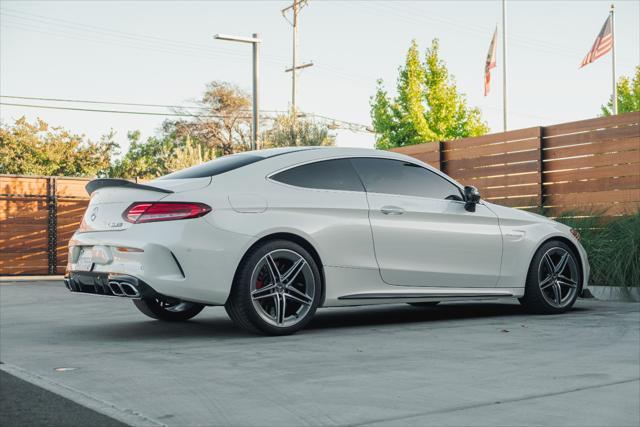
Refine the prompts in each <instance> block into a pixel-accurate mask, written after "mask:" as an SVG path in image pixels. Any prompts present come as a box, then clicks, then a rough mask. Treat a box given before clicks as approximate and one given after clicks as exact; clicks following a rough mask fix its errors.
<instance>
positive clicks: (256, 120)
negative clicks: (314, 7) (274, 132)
mask: <svg viewBox="0 0 640 427" xmlns="http://www.w3.org/2000/svg"><path fill="white" fill-rule="evenodd" d="M213 38H215V39H216V40H227V41H232V42H240V43H251V44H252V45H253V105H252V126H251V149H252V150H255V149H256V148H257V145H258V130H259V128H260V109H259V105H258V101H259V94H258V92H259V90H258V89H259V88H258V72H259V68H258V65H259V61H258V60H259V53H260V51H259V45H260V43H262V40H261V39H260V38H259V36H258V34H257V33H254V34H253V37H240V36H230V35H227V34H216V35H215V36H213Z"/></svg>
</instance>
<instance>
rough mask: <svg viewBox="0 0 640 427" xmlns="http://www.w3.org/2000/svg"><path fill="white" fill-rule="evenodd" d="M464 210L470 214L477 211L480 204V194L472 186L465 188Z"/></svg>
mask: <svg viewBox="0 0 640 427" xmlns="http://www.w3.org/2000/svg"><path fill="white" fill-rule="evenodd" d="M464 201H465V204H464V208H465V209H466V210H468V211H469V212H475V211H476V204H477V203H478V202H480V192H479V191H478V189H477V188H476V187H474V186H472V185H467V186H465V187H464Z"/></svg>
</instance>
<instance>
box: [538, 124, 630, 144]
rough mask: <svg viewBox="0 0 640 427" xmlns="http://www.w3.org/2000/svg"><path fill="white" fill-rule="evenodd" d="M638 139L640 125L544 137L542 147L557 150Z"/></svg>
mask: <svg viewBox="0 0 640 427" xmlns="http://www.w3.org/2000/svg"><path fill="white" fill-rule="evenodd" d="M638 137H640V125H632V126H623V127H619V128H611V129H600V130H593V131H589V132H583V133H574V134H569V135H563V136H556V137H548V136H546V135H545V138H544V146H545V147H546V148H558V147H565V146H568V145H569V146H570V145H576V144H584V143H587V142H602V141H612V140H617V139H625V138H638Z"/></svg>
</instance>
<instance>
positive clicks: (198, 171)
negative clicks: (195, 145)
mask: <svg viewBox="0 0 640 427" xmlns="http://www.w3.org/2000/svg"><path fill="white" fill-rule="evenodd" d="M259 160H264V157H261V156H256V155H255V154H244V153H242V154H234V155H231V156H224V157H220V158H217V159H215V160H211V161H210V162H206V163H202V164H200V165H196V166H192V167H190V168H187V169H182V170H180V171H177V172H173V173H170V174H169V175H165V176H163V177H160V178H158V179H189V178H205V177H208V176H214V175H219V174H221V173H225V172H229V171H232V170H234V169H238V168H241V167H243V166H246V165H250V164H251V163H255V162H257V161H259Z"/></svg>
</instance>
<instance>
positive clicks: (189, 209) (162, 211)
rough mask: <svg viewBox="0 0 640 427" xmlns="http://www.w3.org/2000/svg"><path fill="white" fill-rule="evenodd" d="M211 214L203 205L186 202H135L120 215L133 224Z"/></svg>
mask: <svg viewBox="0 0 640 427" xmlns="http://www.w3.org/2000/svg"><path fill="white" fill-rule="evenodd" d="M209 212H211V208H210V207H209V206H207V205H205V204H204V203H186V202H157V203H156V202H136V203H133V204H132V205H131V206H129V207H128V208H127V210H125V211H124V213H123V214H122V218H124V220H125V221H127V222H131V223H133V224H140V223H143V222H155V221H175V220H177V219H189V218H198V217H200V216H203V215H206V214H207V213H209Z"/></svg>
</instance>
